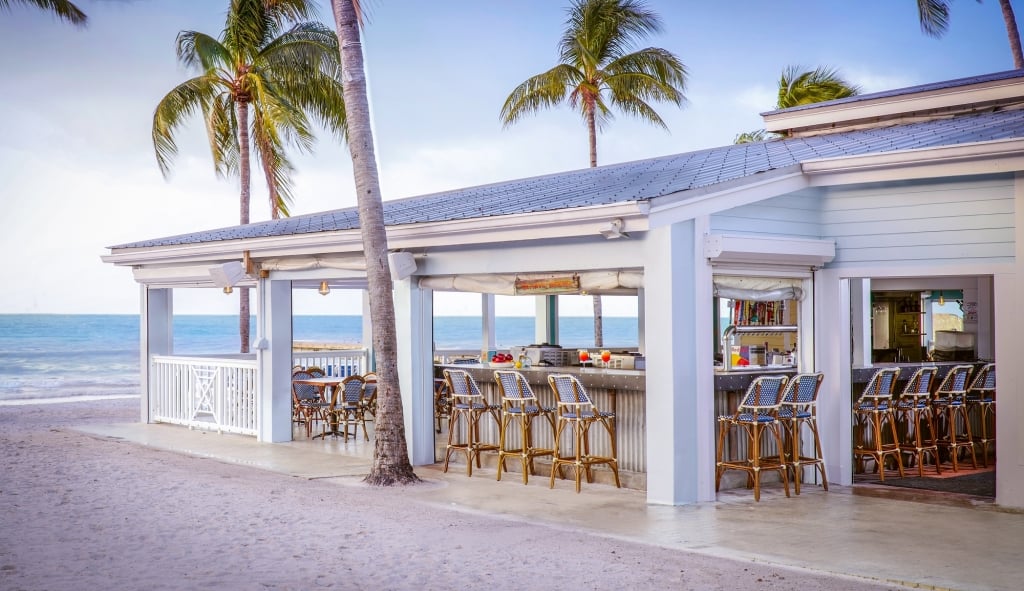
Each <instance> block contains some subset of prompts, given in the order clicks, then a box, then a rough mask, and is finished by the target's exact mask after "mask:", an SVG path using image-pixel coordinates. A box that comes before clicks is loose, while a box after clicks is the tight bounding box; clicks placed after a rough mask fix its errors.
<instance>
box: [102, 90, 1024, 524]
mask: <svg viewBox="0 0 1024 591" xmlns="http://www.w3.org/2000/svg"><path fill="white" fill-rule="evenodd" d="M1022 107H1024V71H1021V70H1016V71H1009V72H1001V73H995V74H990V75H984V76H976V77H971V78H965V79H959V80H952V81H946V82H939V83H933V84H926V85H922V86H916V87H911V88H904V89H898V90H892V91H887V92H879V93H874V94H867V95H861V96H856V97H851V98H847V99H840V100H836V101H830V102H826V103H819V104H816V105H808V106H802V107H796V108H792V109H786V110H780V111H773V112H769V113H764V114H763V117H764V121H765V127H766V129H767V130H768V131H770V132H776V133H779V134H783V137H780V138H779V139H772V140H769V141H763V142H756V143H749V144H740V145H729V146H723V147H718V148H711V149H705V150H698V151H694V152H687V153H681V154H672V155H668V156H663V157H658V158H651V159H646V160H640V161H635V162H628V163H623V164H613V165H607V166H601V167H598V168H592V169H585V170H576V171H570V172H565V173H557V174H551V175H546V176H541V177H534V178H526V179H516V180H512V181H507V182H500V183H495V184H491V185H486V186H479V187H470V188H465V189H459V190H453V191H446V192H442V193H436V194H431V195H424V196H418V197H411V198H405V199H398V200H393V201H387V202H385V204H384V210H385V220H386V224H387V229H388V242H389V248H390V249H391V250H392V252H393V253H395V254H394V262H395V264H396V265H395V266H397V267H399V268H400V272H399V273H398V274H397V279H396V281H395V291H394V297H395V308H396V317H397V318H396V320H397V329H398V339H399V371H400V380H401V392H402V396H403V406H404V409H405V413H406V417H405V420H406V433H407V440H408V444H409V451H410V454H411V459H412V461H413V463H414V465H425V464H432V463H435V462H436V461H438V457H437V454H436V451H435V450H436V445H435V444H436V442H435V422H434V419H435V417H434V414H433V383H434V379H435V377H436V375H437V370H438V368H437V367H435V360H434V351H433V338H432V330H433V326H432V318H433V312H432V300H433V297H434V293H435V292H437V291H449V290H460V291H470V292H476V293H482V294H517V295H520V296H522V297H531V298H534V299H535V300H536V302H537V310H538V314H537V333H538V338H537V342H538V343H540V342H542V341H548V342H553V341H557V330H555V329H554V328H553V325H554V323H555V320H554V319H555V318H556V316H557V311H556V310H553V307H554V306H555V305H556V302H557V300H556V299H555V298H554V297H552V295H551V294H554V293H570V292H571V293H590V294H633V295H635V297H636V298H637V302H638V310H639V324H640V328H639V348H638V350H636V351H632V352H631V354H632V356H633V357H635V358H636V359H642V360H643V364H642V365H643V369H637V368H636V364H635V363H634V365H633V368H632V369H629V368H628V366H627V367H623V368H615V369H584V368H579V367H575V368H573V367H570V368H560V369H568V370H569V371H575V372H576V373H577V374H578V375H581V376H582V377H583V378H585V379H586V380H588V382H587V383H588V384H589V387H590V388H591V389H592V391H593V392H594V393H595V398H597V400H598V402H599V403H601V404H602V406H608V405H614V407H615V410H616V412H617V414H618V416H619V421H620V423H619V434H618V441H619V450H618V453H619V456H620V467H621V469H622V471H623V472H626V473H629V474H631V475H632V478H631V479H629V482H630V483H632V484H631V485H632V486H635V487H637V488H642V489H644V490H646V494H647V499H648V502H650V503H654V504H683V503H693V502H702V501H712V500H714V499H715V498H716V491H715V461H716V455H715V454H716V416H717V415H719V414H725V413H727V412H731V410H732V408H733V407H734V406H735V402H736V399H737V397H738V393H740V392H742V391H743V389H744V388H745V387H746V385H747V384H748V383H749V382H750V380H751V379H752V376H753V375H754V374H756V373H758V372H759V371H761V372H767V371H775V372H784V373H785V372H788V373H789V374H793V373H796V372H816V371H817V372H822V373H823V374H824V376H825V377H824V381H823V383H822V387H821V392H820V395H819V408H818V413H819V418H818V425H819V430H820V433H821V438H822V445H823V455H824V458H825V465H826V469H827V473H828V476H829V480H830V481H831V482H832V483H835V484H840V485H850V484H852V483H853V482H854V472H855V470H854V468H855V462H854V455H853V446H854V443H853V439H854V436H855V433H854V429H853V427H852V425H853V410H852V401H853V400H855V399H856V397H857V395H858V393H859V391H860V390H861V389H863V387H864V383H865V382H866V381H867V379H868V377H866V376H870V374H871V373H872V372H873V371H874V370H875V369H877V368H879V367H892V366H894V367H901V368H903V369H905V370H906V371H907V372H910V371H911V370H912V369H914V368H915V367H918V366H920V365H921V362H922V360H924V359H925V358H927V357H931V358H932V359H936V360H940V361H936V364H940V365H948V361H941V359H946V360H949V361H956V360H969V361H971V362H980V361H990V362H993V361H995V360H996V359H997V358H999V359H1005V360H1007V362H1006V363H1003V364H1000V365H999V366H998V367H999V378H998V384H999V390H1000V395H999V397H998V400H999V403H998V413H996V418H995V431H996V432H997V433H998V451H999V463H998V471H997V477H996V491H995V501H996V503H998V504H1000V505H1003V506H1008V507H1024V435H1022V434H1021V433H1020V430H1019V429H1016V428H1014V427H1015V425H1016V424H1017V423H1019V422H1020V421H1021V420H1024V401H1022V398H1021V396H1020V395H1019V394H1020V389H1021V388H1020V385H1019V384H1020V382H1021V379H1024V368H1021V367H1020V366H1018V365H1017V364H1015V363H1013V359H1015V357H1014V356H1013V355H1010V353H1011V352H1013V351H1014V350H1017V349H1019V347H1020V345H1019V343H1018V338H1017V335H1022V334H1024V315H1020V314H1017V313H1016V311H1017V306H1018V301H1019V300H1020V298H1021V297H1024V268H1022V265H1024V241H1019V240H1017V238H1016V234H1017V233H1016V228H1017V225H1018V224H1017V221H1018V220H1020V219H1022V218H1021V216H1022V213H1019V212H1024V108H1022ZM361 244H362V243H361V238H360V231H359V223H358V217H357V212H356V209H355V208H347V209H340V210H335V211H327V212H322V213H316V214H310V215H303V216H295V217H293V218H289V219H283V220H275V221H267V222H260V223H253V224H248V225H245V226H236V227H229V228H222V229H217V230H209V231H197V232H195V233H191V234H187V235H181V236H173V237H168V238H160V239H153V240H143V241H139V242H135V243H131V244H122V245H118V246H114V247H111V248H110V252H109V254H107V255H105V256H104V257H103V259H104V261H106V262H108V263H112V264H115V265H120V266H125V267H130V268H131V269H132V272H133V273H134V275H135V278H136V280H137V281H138V282H139V283H140V286H141V293H142V315H143V319H142V323H141V324H142V327H143V328H142V337H141V338H142V356H143V366H142V399H143V402H142V420H143V421H145V422H152V421H157V420H160V418H159V417H158V416H157V414H158V413H156V412H155V411H154V407H155V404H156V402H155V401H156V400H158V398H159V397H160V396H163V394H161V393H160V392H157V391H156V390H158V389H162V388H165V387H166V386H165V384H167V383H170V381H169V380H161V379H158V375H157V374H158V372H160V371H164V370H163V369H159V368H157V366H156V364H155V363H154V360H155V359H159V360H161V362H167V361H168V360H173V357H174V355H173V350H172V344H171V343H172V342H173V339H172V335H171V334H170V333H171V330H172V329H171V326H172V322H171V318H172V315H173V298H172V295H171V294H172V292H173V290H174V289H176V288H182V287H206V288H211V289H215V288H219V287H220V286H221V283H222V282H223V281H225V277H227V278H228V279H227V280H228V281H229V282H231V283H233V284H234V285H237V286H250V287H253V288H255V306H254V310H255V313H256V315H257V330H256V334H255V335H254V339H253V340H254V349H255V354H254V356H253V357H254V358H253V359H248V360H246V359H228V360H227V363H229V364H230V363H236V364H246V363H248V364H249V365H248V366H246V367H249V368H250V370H251V371H250V373H249V374H246V375H248V377H247V378H244V379H243V378H240V377H238V375H241V374H236V376H235V377H234V378H233V379H227V380H226V383H228V385H229V386H231V387H233V388H234V389H235V390H244V391H245V392H248V396H249V400H250V401H251V403H250V406H251V408H248V409H247V410H246V412H247V413H249V415H248V416H249V417H251V420H252V428H251V429H250V430H249V431H248V432H249V433H251V434H253V435H255V436H256V437H257V438H258V439H259V440H260V441H264V442H267V443H268V444H272V443H274V442H280V441H287V440H290V439H291V438H292V425H291V409H290V405H291V397H290V376H291V370H292V366H293V363H294V361H295V359H294V357H293V351H292V334H291V313H292V293H293V289H296V288H314V289H315V288H316V286H318V285H320V284H321V283H322V282H327V283H328V284H329V285H330V286H331V287H332V288H353V289H360V288H363V287H364V286H365V273H364V262H363V258H362V252H361V248H362V246H361ZM239 269H241V270H240V271H239ZM484 297H485V298H486V295H485V296H484ZM947 300H948V301H955V302H958V303H959V307H960V309H961V311H962V313H961V314H960V316H959V317H958V321H959V323H960V324H959V325H958V326H957V327H956V328H955V329H952V330H950V329H949V328H948V327H946V326H944V325H942V323H941V322H940V321H939V320H940V316H941V314H940V313H939V312H940V310H941V309H942V308H938V307H936V306H938V305H939V304H938V303H939V302H941V303H942V304H943V305H944V304H945V302H946V301H947ZM485 301H486V300H485ZM932 333H935V334H932ZM938 333H941V335H940V334H938ZM939 336H941V337H942V338H939ZM553 344H555V343H553ZM484 348H486V343H484ZM937 352H938V353H943V354H945V355H946V356H945V357H943V356H942V355H937ZM227 357H230V356H227ZM484 361H486V359H485V360H484ZM567 363H570V362H567ZM744 364H745V365H744ZM769 366H771V367H769ZM467 367H469V366H467ZM477 369H478V370H479V371H480V372H481V373H480V374H479V375H481V376H483V377H486V376H487V374H488V371H487V368H486V367H479V368H477ZM946 369H948V367H947V368H946ZM542 371H543V370H542V369H541V368H538V367H536V366H535V367H533V368H531V370H530V376H531V377H530V380H531V382H533V384H534V389H535V390H538V391H539V388H542V387H543V386H544V384H545V382H544V380H543V374H542V373H535V372H542ZM1018 374H1022V375H1021V377H1018ZM171 381H173V380H171ZM180 381H187V379H186V378H180ZM478 381H481V380H478ZM486 381H493V380H486ZM181 390H182V391H183V392H184V391H199V389H196V388H192V390H189V389H188V388H182V389H181ZM179 404H181V405H184V406H187V405H188V404H189V403H187V402H181V403H179ZM808 476H811V474H809V473H808Z"/></svg>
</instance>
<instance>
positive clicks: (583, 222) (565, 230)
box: [101, 201, 647, 266]
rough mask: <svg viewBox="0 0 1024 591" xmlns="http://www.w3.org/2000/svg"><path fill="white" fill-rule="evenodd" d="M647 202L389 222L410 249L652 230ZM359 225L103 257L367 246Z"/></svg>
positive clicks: (150, 260) (271, 253)
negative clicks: (612, 227)
mask: <svg viewBox="0 0 1024 591" xmlns="http://www.w3.org/2000/svg"><path fill="white" fill-rule="evenodd" d="M646 211H647V203H646V202H644V201H629V202H624V203H617V204H614V205H596V206H588V207H575V208H570V209H562V210H554V211H541V212H531V213H523V214H514V215H504V216H490V217H482V218H470V219H462V220H451V221H445V222H429V223H416V224H404V225H398V226H389V227H388V228H387V234H388V247H389V248H390V249H392V250H399V249H404V250H409V249H416V248H426V247H431V246H447V245H451V244H466V245H470V244H480V243H494V242H511V241H517V240H537V239H545V238H553V237H566V236H586V235H594V236H595V237H597V236H600V230H601V229H603V228H604V227H605V226H607V224H608V223H609V222H610V221H611V220H613V219H621V220H622V221H623V223H624V224H625V226H624V228H623V231H626V232H641V231H644V230H647V219H646ZM362 248H363V243H362V235H361V233H360V231H359V229H358V228H356V229H352V230H339V231H331V232H316V233H307V234H291V235H286V236H272V237H260V238H244V239H236V240H219V241H215V242H203V243H197V244H183V245H169V246H153V247H142V248H130V249H116V248H115V249H112V250H111V253H110V254H108V255H103V256H102V257H101V259H102V260H103V262H105V263H111V264H114V265H119V266H139V265H168V264H189V263H200V262H211V261H227V260H239V259H240V258H241V253H242V252H244V251H248V252H249V253H250V257H252V258H253V259H262V258H268V257H287V256H303V255H314V254H327V253H332V254H333V253H346V252H361V251H362Z"/></svg>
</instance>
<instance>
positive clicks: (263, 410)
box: [256, 279, 292, 443]
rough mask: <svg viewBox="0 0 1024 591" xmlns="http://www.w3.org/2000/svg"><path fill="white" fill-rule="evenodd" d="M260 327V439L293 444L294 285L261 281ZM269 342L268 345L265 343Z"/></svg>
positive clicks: (259, 285)
mask: <svg viewBox="0 0 1024 591" xmlns="http://www.w3.org/2000/svg"><path fill="white" fill-rule="evenodd" d="M256 310H257V311H256V314H257V321H258V322H259V326H258V327H257V335H259V336H260V337H261V339H260V340H259V342H258V343H257V344H258V345H259V346H260V348H258V349H257V350H256V363H257V366H258V371H259V376H260V383H259V393H258V402H257V421H258V424H259V427H258V429H257V433H256V438H257V440H259V441H264V442H271V443H277V442H281V441H291V440H292V373H291V372H292V282H291V281H280V280H278V281H275V280H269V279H260V280H259V283H258V284H257V286H256ZM264 341H265V342H264Z"/></svg>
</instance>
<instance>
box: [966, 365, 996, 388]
mask: <svg viewBox="0 0 1024 591" xmlns="http://www.w3.org/2000/svg"><path fill="white" fill-rule="evenodd" d="M995 389H996V364H995V363H986V364H985V365H983V366H981V369H979V370H978V373H977V374H976V375H975V376H974V379H973V380H971V388H970V390H971V392H976V393H979V394H981V393H988V392H994V391H995Z"/></svg>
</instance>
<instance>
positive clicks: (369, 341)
mask: <svg viewBox="0 0 1024 591" xmlns="http://www.w3.org/2000/svg"><path fill="white" fill-rule="evenodd" d="M362 291H363V340H362V343H363V347H365V348H366V365H367V367H366V369H365V371H367V372H370V371H374V370H375V369H376V362H375V359H376V357H374V352H373V322H372V321H371V319H370V292H369V291H368V290H365V289H364V290H362Z"/></svg>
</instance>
